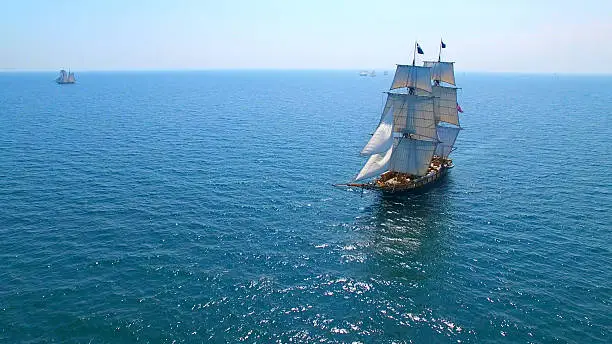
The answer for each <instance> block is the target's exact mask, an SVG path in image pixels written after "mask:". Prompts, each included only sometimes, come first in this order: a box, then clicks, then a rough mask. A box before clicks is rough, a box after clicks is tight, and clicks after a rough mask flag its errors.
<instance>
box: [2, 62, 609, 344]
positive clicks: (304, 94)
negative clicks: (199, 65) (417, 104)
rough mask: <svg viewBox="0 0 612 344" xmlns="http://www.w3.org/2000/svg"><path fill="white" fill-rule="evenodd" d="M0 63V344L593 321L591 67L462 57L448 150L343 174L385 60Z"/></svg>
mask: <svg viewBox="0 0 612 344" xmlns="http://www.w3.org/2000/svg"><path fill="white" fill-rule="evenodd" d="M76 76H77V82H78V83H77V84H75V85H63V86H60V85H56V84H55V83H54V82H53V79H54V77H55V73H1V74H0V205H1V206H0V342H6V343H16V342H22V343H40V342H79V343H85V342H87V343H121V342H143V343H147V342H150V343H183V342H184V343H199V342H237V341H244V342H260V343H268V342H349V343H350V342H362V343H374V342H415V343H427V342H459V341H461V342H465V341H468V342H487V343H496V342H523V343H528V342H534V343H544V342H588V343H597V342H600V343H604V342H610V340H611V335H612V329H611V326H612V307H611V303H612V282H611V281H612V251H611V244H612V235H611V232H612V231H611V225H610V223H612V197H611V195H612V177H611V175H610V173H609V170H610V168H612V145H611V143H610V139H609V138H610V137H611V136H612V129H610V128H611V126H610V125H609V123H608V122H609V120H610V118H612V117H611V114H612V93H611V92H610V91H609V90H610V89H612V77H604V76H556V75H511V74H462V73H459V74H458V76H457V80H458V84H459V86H461V87H462V90H461V92H460V95H459V97H460V104H461V105H462V108H463V110H464V111H465V114H464V115H463V117H462V125H463V127H464V128H465V130H463V131H462V132H461V134H460V136H459V139H458V142H457V145H458V147H459V148H458V150H457V151H456V152H455V153H454V157H453V159H454V163H455V166H456V167H455V168H454V169H453V170H452V172H451V173H450V175H449V176H448V177H447V178H446V179H445V180H444V181H443V182H442V183H441V184H439V185H438V186H437V187H436V188H433V189H431V190H429V191H428V192H426V193H421V194H416V195H412V196H404V197H382V196H381V195H379V194H377V193H373V192H365V193H363V194H362V193H361V192H360V191H359V190H349V191H347V190H342V189H336V188H333V187H332V186H331V184H332V183H337V182H345V181H348V180H349V178H351V177H352V176H353V175H354V174H355V173H356V172H357V171H358V170H359V168H360V167H361V165H362V164H363V163H364V159H363V158H362V157H360V156H359V155H358V152H359V150H360V149H361V147H362V146H363V144H365V142H366V141H367V140H368V138H369V135H368V134H369V133H371V132H372V130H373V129H374V127H375V125H376V124H377V122H378V119H379V111H380V109H381V106H382V101H383V97H382V93H381V92H382V91H384V90H386V89H387V87H388V85H389V84H390V81H391V78H392V76H391V75H389V76H382V75H380V76H378V77H376V78H370V77H368V78H362V77H359V76H358V75H357V73H356V72H332V71H303V72H298V71H231V72H230V71H223V72H156V73H153V72H147V73H145V72H131V73H128V72H124V73H110V72H109V73H94V72H91V73H77V75H76Z"/></svg>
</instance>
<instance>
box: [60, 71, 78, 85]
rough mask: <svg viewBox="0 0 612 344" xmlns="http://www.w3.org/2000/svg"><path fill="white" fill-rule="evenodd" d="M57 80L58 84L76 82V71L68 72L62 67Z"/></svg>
mask: <svg viewBox="0 0 612 344" xmlns="http://www.w3.org/2000/svg"><path fill="white" fill-rule="evenodd" d="M55 81H56V82H57V83H58V84H74V83H75V81H76V80H75V79H74V73H72V72H68V73H66V71H65V70H63V69H62V70H61V71H60V75H59V76H58V77H57V79H55Z"/></svg>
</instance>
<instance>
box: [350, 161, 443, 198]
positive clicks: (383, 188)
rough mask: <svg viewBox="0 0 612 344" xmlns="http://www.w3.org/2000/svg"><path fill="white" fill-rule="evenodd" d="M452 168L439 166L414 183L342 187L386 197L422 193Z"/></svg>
mask: <svg viewBox="0 0 612 344" xmlns="http://www.w3.org/2000/svg"><path fill="white" fill-rule="evenodd" d="M452 168H453V165H452V164H450V165H444V166H441V167H440V169H439V170H436V171H434V172H433V173H430V174H428V175H425V176H423V177H420V178H417V179H415V180H414V181H411V182H408V183H402V184H395V185H390V184H385V183H380V182H378V180H376V181H373V182H370V183H349V184H345V185H344V186H347V187H358V188H362V189H367V190H376V191H380V192H382V193H383V194H386V195H389V194H409V193H418V192H424V191H427V190H428V189H429V188H430V187H432V186H434V185H436V184H438V182H440V181H442V180H443V179H444V177H445V176H446V175H447V174H448V173H449V172H450V170H451V169H452Z"/></svg>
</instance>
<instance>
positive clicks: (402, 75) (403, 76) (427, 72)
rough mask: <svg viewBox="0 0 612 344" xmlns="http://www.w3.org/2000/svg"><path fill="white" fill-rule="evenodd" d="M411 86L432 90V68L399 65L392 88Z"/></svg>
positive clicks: (427, 90)
mask: <svg viewBox="0 0 612 344" xmlns="http://www.w3.org/2000/svg"><path fill="white" fill-rule="evenodd" d="M402 87H411V88H417V89H420V90H423V91H426V92H431V68H429V67H421V66H412V65H397V70H396V71H395V77H394V78H393V83H392V84H391V89H392V90H393V89H396V88H402Z"/></svg>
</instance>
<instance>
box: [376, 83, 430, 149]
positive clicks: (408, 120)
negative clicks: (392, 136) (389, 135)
mask: <svg viewBox="0 0 612 344" xmlns="http://www.w3.org/2000/svg"><path fill="white" fill-rule="evenodd" d="M391 107H393V131H394V132H396V133H402V134H405V133H409V134H414V135H418V136H419V137H420V138H422V139H426V138H429V139H435V137H436V121H435V117H434V98H432V97H421V96H416V95H411V94H403V93H388V95H387V103H386V104H385V108H384V110H383V113H386V111H389V110H390V109H391Z"/></svg>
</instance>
